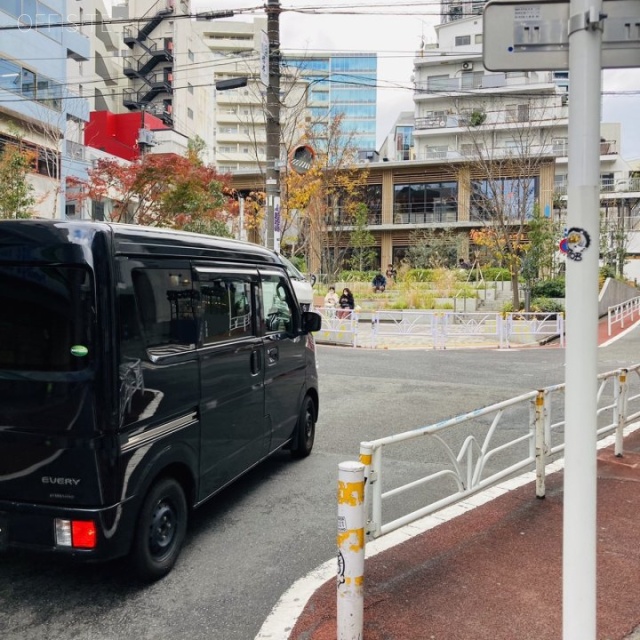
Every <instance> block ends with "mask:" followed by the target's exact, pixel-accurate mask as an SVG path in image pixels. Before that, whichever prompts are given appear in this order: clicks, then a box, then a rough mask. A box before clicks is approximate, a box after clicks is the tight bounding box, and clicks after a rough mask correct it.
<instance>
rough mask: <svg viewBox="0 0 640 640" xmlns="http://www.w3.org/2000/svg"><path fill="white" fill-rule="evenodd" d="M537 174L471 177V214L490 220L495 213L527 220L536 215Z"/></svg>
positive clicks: (477, 217) (479, 218)
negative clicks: (513, 176) (497, 177)
mask: <svg viewBox="0 0 640 640" xmlns="http://www.w3.org/2000/svg"><path fill="white" fill-rule="evenodd" d="M537 193H538V178H537V177H535V176H532V177H529V176H527V177H522V178H499V179H495V180H472V181H471V216H472V218H474V219H476V220H487V219H492V218H495V217H496V216H500V217H502V216H504V217H505V218H513V219H516V220H525V219H529V218H531V216H532V215H533V207H534V204H535V199H536V196H537Z"/></svg>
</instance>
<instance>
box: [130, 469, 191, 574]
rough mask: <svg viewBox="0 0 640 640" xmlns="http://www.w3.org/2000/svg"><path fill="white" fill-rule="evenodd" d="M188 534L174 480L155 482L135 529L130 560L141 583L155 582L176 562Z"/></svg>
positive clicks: (184, 505) (183, 500)
mask: <svg viewBox="0 0 640 640" xmlns="http://www.w3.org/2000/svg"><path fill="white" fill-rule="evenodd" d="M186 531H187V501H186V498H185V496H184V491H183V490H182V487H181V486H180V484H179V483H178V482H177V481H176V480H174V479H173V478H163V479H161V480H159V481H158V482H156V483H155V484H154V485H153V486H152V487H151V489H150V490H149V493H148V494H147V496H146V498H145V500H144V503H143V505H142V509H140V515H139V516H138V526H137V528H136V534H135V539H134V541H133V548H132V560H133V564H134V567H135V569H136V572H137V574H138V576H139V577H140V578H142V579H143V580H147V581H149V580H158V579H159V578H162V577H163V576H165V575H166V574H167V573H169V571H171V569H172V568H173V565H174V564H175V563H176V560H177V559H178V555H180V549H181V547H182V543H183V541H184V537H185V534H186Z"/></svg>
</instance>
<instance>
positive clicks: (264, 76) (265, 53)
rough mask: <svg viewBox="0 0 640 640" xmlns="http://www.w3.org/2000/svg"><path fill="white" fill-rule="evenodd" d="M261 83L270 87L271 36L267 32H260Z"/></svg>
mask: <svg viewBox="0 0 640 640" xmlns="http://www.w3.org/2000/svg"><path fill="white" fill-rule="evenodd" d="M260 82H262V84H263V85H264V86H265V87H268V86H269V36H268V35H267V32H266V31H261V32H260Z"/></svg>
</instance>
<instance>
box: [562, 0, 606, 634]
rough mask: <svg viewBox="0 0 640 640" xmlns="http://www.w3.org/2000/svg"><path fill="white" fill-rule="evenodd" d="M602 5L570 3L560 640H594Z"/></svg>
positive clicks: (598, 1)
mask: <svg viewBox="0 0 640 640" xmlns="http://www.w3.org/2000/svg"><path fill="white" fill-rule="evenodd" d="M601 9H602V0H571V1H570V5H569V77H570V78H571V86H570V93H569V96H570V97H569V175H568V214H567V226H568V252H567V258H568V259H567V271H566V288H567V293H566V304H567V321H566V327H567V347H566V395H565V415H566V439H565V443H566V447H565V472H564V510H563V517H564V523H563V529H564V536H563V636H562V637H563V639H564V640H577V639H578V638H579V640H595V639H596V477H597V476H596V444H597V436H596V429H597V384H598V382H597V374H598V369H597V356H598V248H599V237H598V236H599V209H600V206H599V205H600V198H599V192H600V93H601V86H602V80H601V68H602V62H601V47H602V30H601V25H600V17H601V16H600V14H601Z"/></svg>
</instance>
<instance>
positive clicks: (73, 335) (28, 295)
mask: <svg viewBox="0 0 640 640" xmlns="http://www.w3.org/2000/svg"><path fill="white" fill-rule="evenodd" d="M94 325H95V295H94V290H93V283H92V278H91V273H90V271H89V270H88V269H86V268H84V267H75V266H68V267H65V266H63V267H58V266H25V265H15V266H11V265H0V369H4V370H9V371H56V372H67V371H78V370H81V369H84V368H85V367H87V365H88V364H89V363H90V362H91V360H92V358H93V355H94V354H93V349H94V336H93V331H94Z"/></svg>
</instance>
